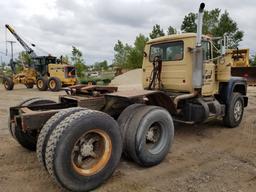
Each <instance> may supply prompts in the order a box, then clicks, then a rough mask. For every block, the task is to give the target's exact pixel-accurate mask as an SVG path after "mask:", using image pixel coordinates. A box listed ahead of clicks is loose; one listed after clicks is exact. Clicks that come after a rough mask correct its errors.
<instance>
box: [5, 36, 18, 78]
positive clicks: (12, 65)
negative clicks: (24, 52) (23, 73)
mask: <svg viewBox="0 0 256 192" xmlns="http://www.w3.org/2000/svg"><path fill="white" fill-rule="evenodd" d="M6 42H7V43H10V44H11V61H10V65H11V68H12V71H13V72H14V74H15V73H16V69H15V65H14V62H13V44H14V43H15V41H6Z"/></svg>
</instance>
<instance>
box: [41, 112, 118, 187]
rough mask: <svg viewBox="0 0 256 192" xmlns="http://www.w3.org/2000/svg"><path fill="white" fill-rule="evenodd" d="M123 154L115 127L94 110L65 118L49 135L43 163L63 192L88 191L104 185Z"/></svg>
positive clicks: (108, 117)
mask: <svg viewBox="0 0 256 192" xmlns="http://www.w3.org/2000/svg"><path fill="white" fill-rule="evenodd" d="M121 153H122V139H121V134H120V130H119V127H118V124H117V123H116V121H115V120H114V119H113V118H112V117H110V116H109V115H107V114H105V113H102V112H99V111H93V110H85V111H80V112H76V113H74V114H72V115H70V116H69V117H66V118H65V119H64V120H63V121H62V122H61V123H60V124H59V125H58V126H57V127H56V128H55V129H54V130H53V132H52V134H51V136H50V138H49V140H48V142H47V147H46V153H45V160H46V166H47V170H48V172H49V173H50V175H51V176H52V177H53V178H54V179H55V181H57V182H58V184H59V185H60V186H62V187H63V188H64V189H67V190H71V191H89V190H92V189H94V188H96V187H98V186H99V185H101V184H102V183H103V182H104V181H106V180H107V179H108V178H109V177H110V176H111V174H112V173H113V171H114V170H115V169H116V167H117V165H118V162H119V161H120V157H121Z"/></svg>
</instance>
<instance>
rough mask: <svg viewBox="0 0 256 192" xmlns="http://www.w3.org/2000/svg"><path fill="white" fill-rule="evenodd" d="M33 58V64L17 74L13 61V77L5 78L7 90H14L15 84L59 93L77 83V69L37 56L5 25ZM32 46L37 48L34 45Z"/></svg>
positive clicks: (51, 57)
mask: <svg viewBox="0 0 256 192" xmlns="http://www.w3.org/2000/svg"><path fill="white" fill-rule="evenodd" d="M5 26H6V28H7V29H8V30H9V31H10V32H11V33H12V34H13V36H14V37H15V38H16V39H17V41H18V42H19V43H20V44H21V45H22V47H23V48H24V49H25V50H26V52H27V53H28V54H29V55H30V56H31V59H32V64H30V65H27V66H25V65H24V66H23V70H22V71H21V72H20V73H18V74H16V70H15V63H14V62H13V60H12V59H11V62H10V65H11V68H12V71H13V74H12V76H9V77H6V76H4V77H3V84H4V87H5V89H6V90H12V89H13V87H14V84H18V83H20V84H24V85H25V86H26V87H27V88H33V86H34V85H36V86H37V88H38V90H40V91H46V90H48V89H49V90H51V91H59V90H60V89H61V88H62V87H63V86H71V85H75V84H76V83H77V78H76V69H75V67H74V66H71V65H69V64H67V63H65V62H63V61H62V58H60V59H57V58H56V57H53V56H50V55H49V56H37V55H36V54H35V52H34V50H33V49H32V48H31V47H29V46H28V44H27V43H26V42H25V41H23V40H22V39H21V38H20V36H19V35H18V34H17V33H16V32H15V31H14V29H13V28H12V27H10V25H5ZM32 46H35V45H34V44H32Z"/></svg>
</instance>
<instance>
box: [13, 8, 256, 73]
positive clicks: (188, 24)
mask: <svg viewBox="0 0 256 192" xmlns="http://www.w3.org/2000/svg"><path fill="white" fill-rule="evenodd" d="M196 19H197V14H196V13H193V12H190V13H188V14H187V15H185V17H184V18H183V21H182V23H181V27H180V29H176V28H175V27H173V26H171V25H170V26H169V27H168V28H167V30H166V31H165V30H164V29H163V28H161V26H160V25H159V24H155V25H154V26H153V28H152V31H151V32H150V33H149V34H148V36H146V35H143V34H138V35H137V36H136V37H135V40H134V43H133V45H129V44H127V43H125V42H122V41H121V40H118V41H117V43H115V45H114V59H113V63H112V64H111V66H115V67H120V68H128V69H135V68H140V67H141V66H142V61H143V51H144V47H145V44H146V42H147V41H148V40H149V39H154V38H157V37H161V36H164V35H172V34H177V32H178V31H179V32H193V33H195V32H196V28H197V24H196ZM203 34H206V35H211V36H213V37H222V36H223V35H224V34H227V35H228V36H229V38H230V42H229V44H230V48H237V47H238V46H239V42H241V41H242V39H243V36H244V32H243V31H241V30H239V28H238V25H237V23H236V22H235V21H234V20H233V19H232V18H231V17H230V15H229V13H228V12H227V11H224V12H223V13H222V12H221V9H218V8H216V9H213V10H209V11H207V10H206V11H205V12H204V17H203ZM71 53H72V56H71V57H68V56H67V55H66V56H64V57H62V59H63V61H64V62H66V63H71V64H73V65H74V66H75V67H76V68H77V75H78V76H79V77H81V76H83V74H84V71H86V70H88V68H89V67H90V68H91V69H93V70H97V71H99V70H107V69H108V67H109V64H108V62H107V61H106V60H104V61H100V62H95V63H94V64H93V65H92V66H89V65H86V62H85V60H84V56H83V53H82V52H81V50H79V49H78V48H77V47H74V46H73V47H72V51H71ZM22 61H24V62H27V63H31V58H30V57H29V56H28V55H27V54H26V53H25V52H21V53H20V54H19V57H18V59H17V60H16V62H17V63H18V64H21V63H22ZM250 63H251V65H252V66H256V54H255V55H254V56H253V57H251V58H250Z"/></svg>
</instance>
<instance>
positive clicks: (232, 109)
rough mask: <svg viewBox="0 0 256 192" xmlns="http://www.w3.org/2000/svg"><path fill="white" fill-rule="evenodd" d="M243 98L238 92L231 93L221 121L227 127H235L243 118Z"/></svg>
mask: <svg viewBox="0 0 256 192" xmlns="http://www.w3.org/2000/svg"><path fill="white" fill-rule="evenodd" d="M243 113H244V100H243V97H242V95H241V94H240V93H233V94H232V96H231V100H230V103H229V104H228V105H227V107H226V114H225V116H224V118H223V123H224V125H225V126H227V127H229V128H234V127H237V126H238V125H239V124H240V123H241V121H242V118H243Z"/></svg>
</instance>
